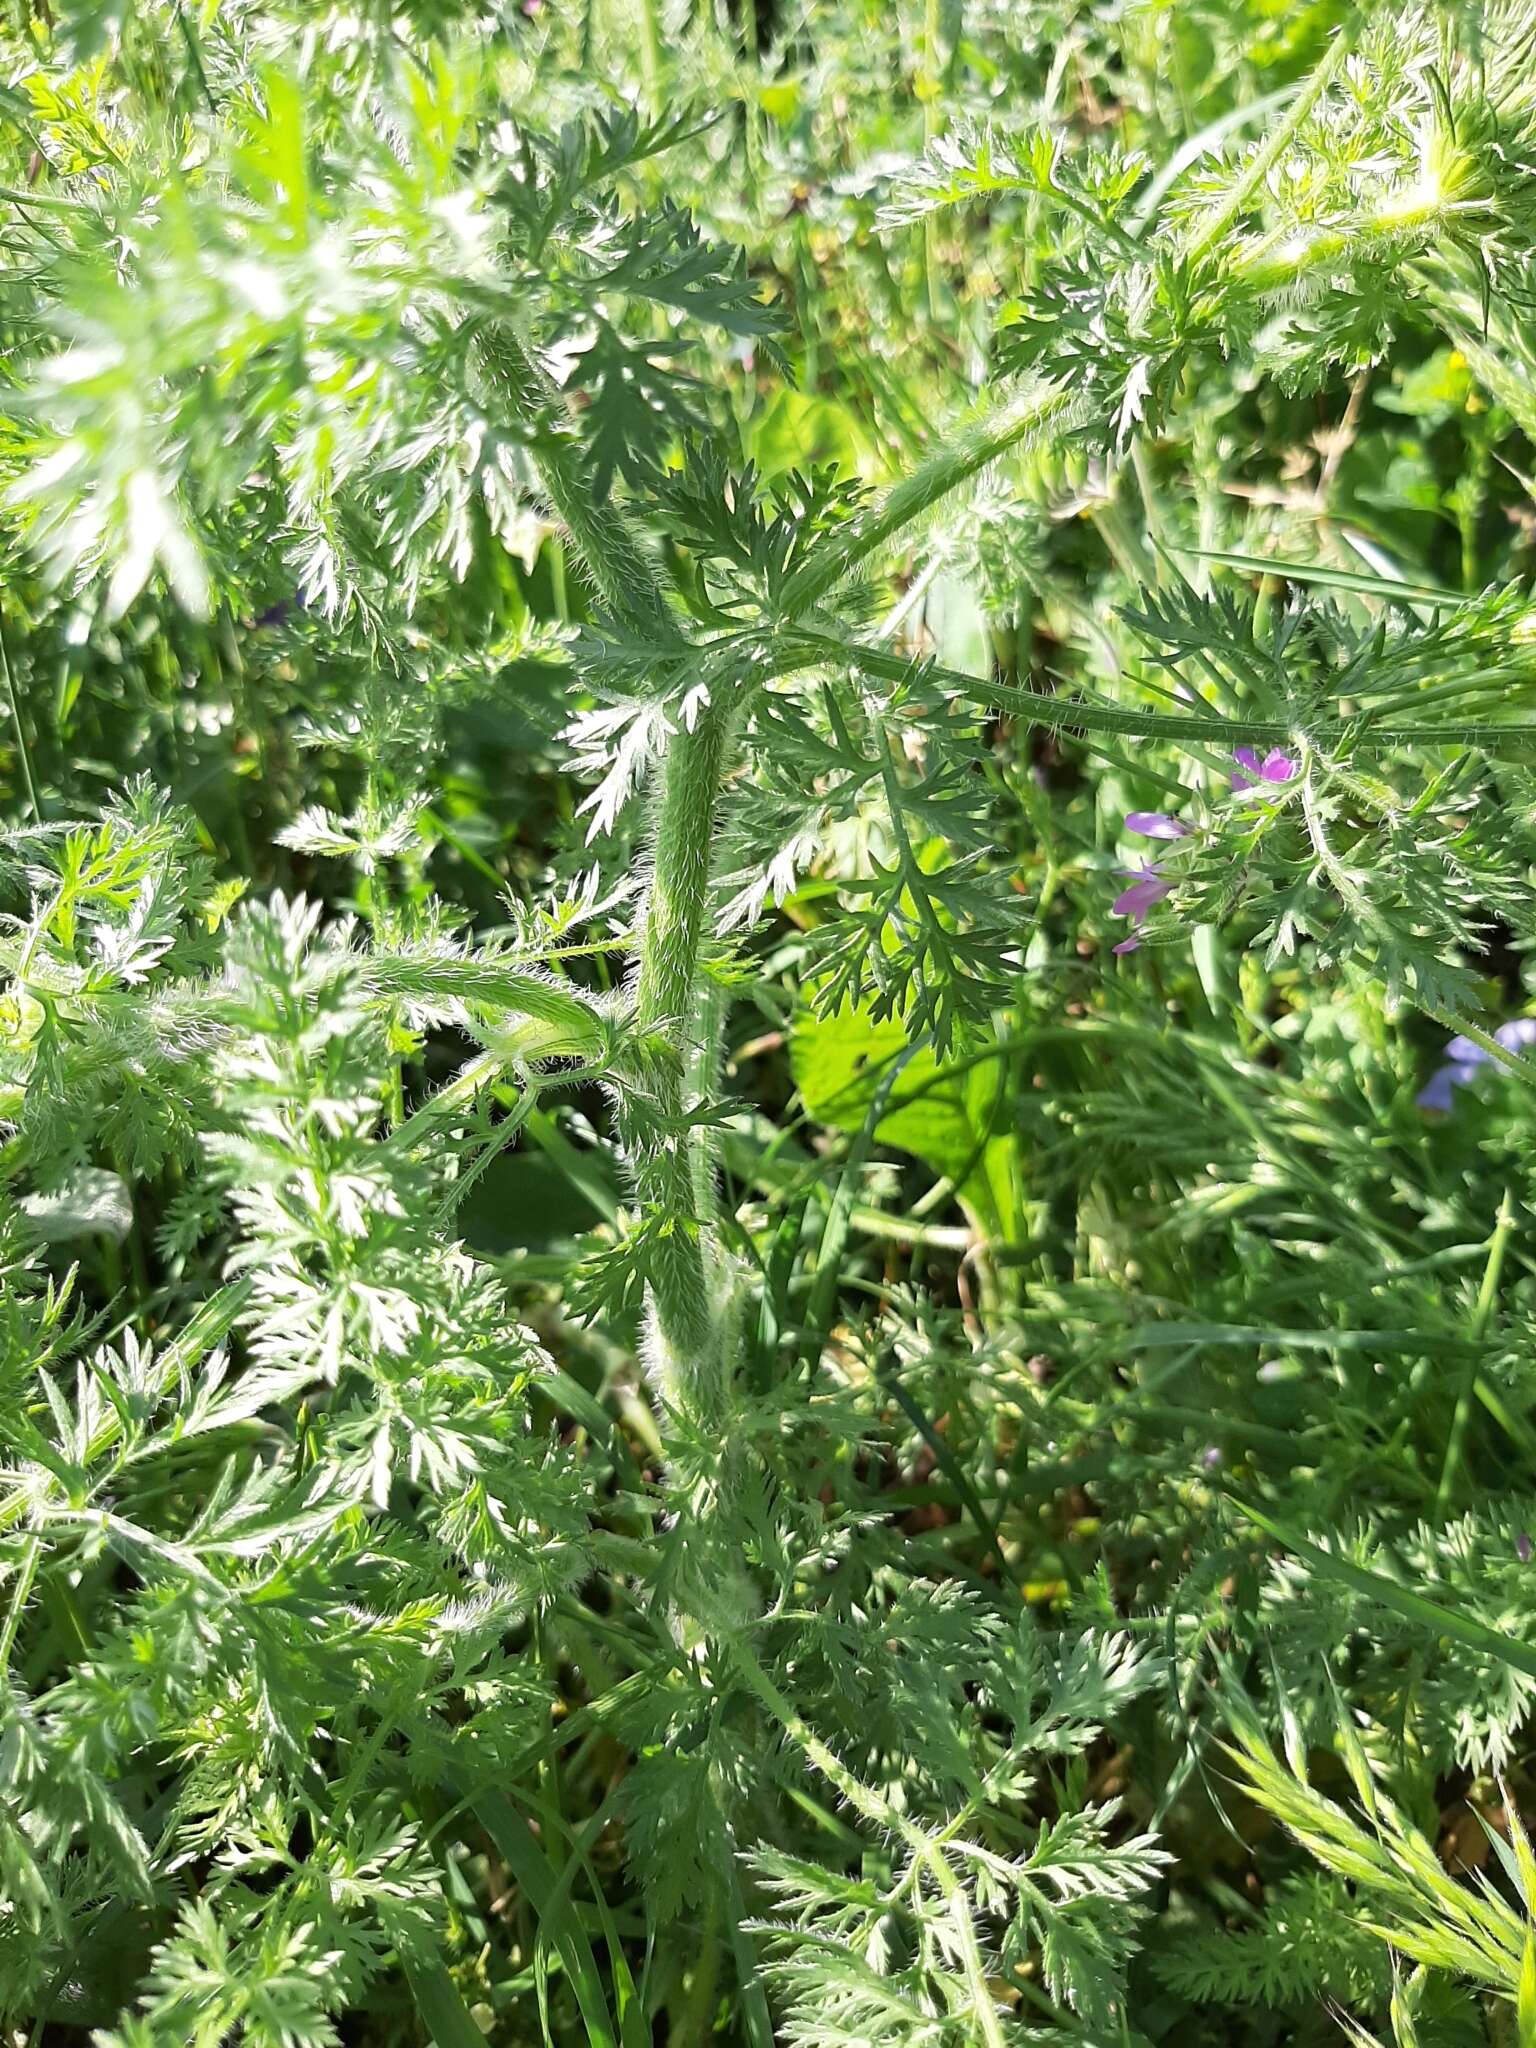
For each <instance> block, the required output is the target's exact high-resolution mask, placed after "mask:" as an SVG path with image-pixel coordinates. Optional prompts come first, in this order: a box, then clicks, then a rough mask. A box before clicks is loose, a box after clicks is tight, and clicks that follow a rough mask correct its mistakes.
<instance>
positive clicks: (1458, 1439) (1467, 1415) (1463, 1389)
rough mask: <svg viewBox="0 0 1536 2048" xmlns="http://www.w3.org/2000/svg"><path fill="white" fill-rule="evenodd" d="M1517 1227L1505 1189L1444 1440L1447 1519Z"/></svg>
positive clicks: (1440, 1493) (1439, 1500)
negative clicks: (1484, 1350) (1501, 1280)
mask: <svg viewBox="0 0 1536 2048" xmlns="http://www.w3.org/2000/svg"><path fill="white" fill-rule="evenodd" d="M1514 1227H1515V1210H1514V1204H1513V1202H1512V1201H1511V1200H1510V1195H1509V1190H1508V1188H1506V1189H1505V1190H1504V1199H1503V1200H1502V1201H1501V1202H1500V1204H1499V1214H1498V1220H1497V1222H1496V1223H1495V1224H1494V1226H1493V1236H1492V1237H1491V1238H1490V1239H1489V1240H1488V1263H1487V1265H1486V1266H1485V1267H1484V1268H1483V1283H1482V1285H1481V1287H1479V1289H1478V1290H1477V1301H1476V1303H1475V1304H1474V1306H1473V1309H1472V1319H1471V1322H1470V1324H1469V1325H1468V1331H1467V1334H1468V1336H1469V1337H1470V1339H1471V1342H1472V1349H1471V1351H1470V1352H1469V1353H1468V1355H1467V1369H1466V1373H1465V1375H1464V1376H1463V1378H1462V1382H1461V1386H1460V1388H1459V1389H1458V1390H1457V1394H1456V1412H1455V1414H1454V1415H1453V1416H1452V1417H1451V1430H1450V1435H1449V1436H1448V1437H1447V1438H1446V1441H1445V1463H1444V1464H1443V1465H1442V1466H1441V1468H1440V1484H1439V1486H1438V1487H1437V1488H1436V1490H1435V1514H1436V1516H1437V1517H1441V1516H1444V1515H1445V1514H1447V1513H1448V1512H1449V1510H1450V1504H1451V1495H1452V1492H1453V1491H1454V1489H1455V1485H1456V1474H1457V1472H1458V1470H1459V1469H1460V1467H1461V1462H1462V1455H1463V1452H1464V1450H1465V1448H1466V1440H1467V1430H1468V1427H1469V1426H1470V1424H1471V1420H1472V1404H1473V1402H1474V1401H1475V1400H1476V1398H1477V1382H1478V1376H1479V1368H1480V1366H1481V1364H1482V1345H1483V1338H1484V1337H1485V1336H1486V1334H1487V1331H1488V1325H1489V1323H1490V1322H1491V1321H1492V1320H1493V1309H1494V1303H1495V1302H1496V1301H1497V1300H1498V1298H1499V1275H1500V1273H1501V1272H1502V1270H1503V1267H1504V1254H1505V1252H1506V1251H1507V1250H1508V1248H1509V1239H1510V1234H1511V1232H1512V1231H1513V1230H1514Z"/></svg>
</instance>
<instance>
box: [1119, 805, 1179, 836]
mask: <svg viewBox="0 0 1536 2048" xmlns="http://www.w3.org/2000/svg"><path fill="white" fill-rule="evenodd" d="M1125 829H1126V831H1127V832H1139V833H1140V834H1141V836H1142V838H1143V839H1187V838H1188V837H1189V827H1188V826H1187V825H1185V824H1183V823H1181V822H1180V820H1179V819H1177V818H1172V817H1170V816H1169V815H1168V813H1167V812H1166V811H1128V812H1127V813H1126V819H1125Z"/></svg>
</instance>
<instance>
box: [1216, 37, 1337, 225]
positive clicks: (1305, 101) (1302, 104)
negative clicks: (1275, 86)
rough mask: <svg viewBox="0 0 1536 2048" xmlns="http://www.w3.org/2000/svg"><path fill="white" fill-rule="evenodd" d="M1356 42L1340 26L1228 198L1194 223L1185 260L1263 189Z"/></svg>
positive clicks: (1256, 151)
mask: <svg viewBox="0 0 1536 2048" xmlns="http://www.w3.org/2000/svg"><path fill="white" fill-rule="evenodd" d="M1353 44H1354V36H1353V33H1352V32H1351V31H1350V30H1349V29H1347V28H1345V29H1341V30H1340V31H1339V33H1338V34H1337V35H1336V36H1335V37H1334V40H1333V45H1332V47H1331V48H1330V50H1329V52H1328V54H1327V56H1326V57H1325V58H1324V59H1323V61H1322V63H1321V64H1319V65H1318V67H1317V69H1316V70H1315V71H1314V72H1313V74H1312V76H1311V77H1310V78H1309V79H1308V80H1307V82H1306V84H1305V85H1304V86H1303V87H1302V89H1301V91H1300V93H1299V94H1298V95H1297V97H1296V100H1295V102H1294V103H1293V105H1292V106H1291V109H1290V111H1289V112H1288V113H1287V115H1286V117H1285V119H1284V120H1283V121H1277V122H1276V123H1275V126H1274V127H1273V128H1272V129H1271V131H1270V133H1269V134H1268V136H1267V137H1266V138H1265V140H1264V142H1263V144H1262V146H1261V147H1260V148H1258V149H1256V150H1255V151H1254V153H1253V155H1252V156H1251V157H1250V158H1249V160H1248V163H1247V166H1246V168H1245V169H1244V171H1243V174H1242V176H1241V177H1240V178H1239V179H1238V181H1237V183H1236V184H1235V185H1234V186H1233V187H1232V189H1231V191H1230V192H1229V193H1228V194H1227V196H1226V198H1225V199H1223V200H1222V201H1221V203H1220V205H1218V206H1215V207H1213V208H1212V209H1211V211H1210V212H1209V213H1208V214H1206V215H1205V216H1204V218H1203V219H1199V220H1196V222H1195V223H1194V226H1193V228H1192V230H1191V232H1190V235H1189V238H1188V240H1187V241H1186V242H1185V244H1184V247H1183V249H1182V250H1181V251H1180V253H1181V255H1182V256H1183V258H1184V260H1185V262H1186V263H1194V262H1196V261H1198V259H1199V258H1200V257H1202V256H1203V255H1204V254H1205V253H1206V251H1207V250H1208V249H1209V248H1210V247H1211V246H1212V244H1213V243H1215V242H1217V241H1219V240H1220V238H1221V237H1222V236H1223V235H1224V234H1225V233H1226V231H1227V229H1228V228H1229V227H1230V226H1231V225H1232V223H1233V221H1234V220H1236V218H1237V217H1238V215H1239V214H1240V213H1241V212H1242V211H1243V209H1244V208H1245V207H1246V206H1247V205H1248V203H1249V201H1250V200H1251V199H1252V198H1253V196H1254V194H1255V193H1256V192H1258V191H1259V190H1260V189H1261V188H1262V186H1263V183H1264V180H1265V179H1266V178H1267V177H1268V176H1269V174H1270V172H1271V171H1272V170H1273V169H1274V167H1275V165H1276V164H1277V163H1279V161H1280V159H1281V157H1282V156H1283V155H1284V154H1285V152H1286V150H1287V149H1288V148H1289V147H1290V145H1291V142H1292V141H1293V139H1294V138H1295V136H1296V135H1297V134H1298V133H1299V132H1300V130H1301V128H1302V127H1303V125H1304V124H1305V122H1306V121H1307V119H1308V117H1309V116H1310V114H1311V112H1312V109H1313V108H1314V107H1315V106H1316V105H1317V103H1318V101H1319V100H1320V99H1321V98H1322V96H1323V94H1324V93H1325V92H1326V91H1327V90H1328V88H1329V86H1330V85H1332V83H1333V81H1334V80H1335V79H1336V78H1337V77H1338V75H1339V72H1340V71H1341V70H1342V69H1343V67H1344V60H1345V58H1346V57H1347V56H1348V55H1349V53H1350V50H1351V48H1352V47H1353Z"/></svg>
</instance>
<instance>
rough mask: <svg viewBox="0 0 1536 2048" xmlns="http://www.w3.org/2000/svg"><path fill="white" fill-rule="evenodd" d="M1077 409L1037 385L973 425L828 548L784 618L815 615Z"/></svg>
mask: <svg viewBox="0 0 1536 2048" xmlns="http://www.w3.org/2000/svg"><path fill="white" fill-rule="evenodd" d="M1076 403H1077V402H1076V400H1074V399H1073V397H1072V395H1071V394H1070V393H1069V392H1067V391H1064V390H1061V389H1060V388H1058V387H1057V386H1054V385H1045V386H1041V385H1032V386H1030V387H1028V388H1027V389H1025V390H1024V391H1021V392H1015V393H1013V394H1011V395H1010V396H1009V397H1008V398H1005V399H1004V400H1003V401H1002V402H1001V403H1000V404H998V405H996V406H993V407H992V408H991V409H990V410H988V411H985V412H982V413H980V414H978V415H977V417H975V418H974V419H972V420H968V421H966V422H965V423H964V424H963V425H961V426H960V427H959V428H957V429H956V431H955V433H954V434H953V435H952V436H951V437H950V439H949V440H948V441H946V442H945V444H944V445H943V447H942V448H939V449H937V450H935V452H934V453H933V454H932V455H930V456H929V457H928V459H927V461H926V462H921V463H919V464H918V466H917V468H916V469H914V470H913V471H912V473H911V474H910V475H909V476H905V477H903V478H902V479H901V481H900V483H897V484H893V485H892V486H891V488H890V489H889V490H888V491H887V492H886V493H885V495H884V496H883V497H881V498H877V499H876V500H875V502H874V504H872V505H869V506H867V507H866V508H865V509H864V510H863V511H862V512H859V513H857V514H856V515H855V516H854V517H853V518H852V519H850V520H849V521H848V522H847V524H846V525H845V526H842V527H839V528H838V530H837V531H836V532H835V533H833V534H832V535H830V536H829V537H828V539H827V540H825V541H824V542H823V543H822V545H821V546H820V547H819V548H818V549H817V550H816V552H815V553H814V554H813V555H812V557H811V559H810V560H809V561H808V562H807V563H806V564H805V566H804V568H803V569H801V570H800V571H799V573H798V574H797V575H795V576H792V577H791V578H790V579H789V582H788V584H787V585H786V586H785V589H784V597H783V605H782V612H783V616H784V617H785V618H787V619H794V618H798V617H800V616H801V615H802V614H804V613H805V612H808V611H809V610H810V609H811V608H812V606H813V605H816V604H819V603H820V602H821V600H822V598H824V597H825V596H826V595H827V593H828V591H830V590H832V589H834V588H835V587H836V586H837V585H838V584H839V583H841V581H842V580H843V578H844V577H845V576H846V575H848V574H849V572H850V571H851V570H852V569H853V568H855V567H856V566H857V564H858V563H860V562H861V561H863V559H864V557H865V556H866V555H868V554H872V553H873V552H874V550H875V549H876V548H878V547H883V546H884V544H885V543H886V542H887V541H888V540H891V539H893V538H894V536H895V535H896V534H898V533H900V532H901V530H902V528H903V527H905V526H910V525H911V523H912V521H913V520H914V519H920V518H922V516H923V514H924V513H925V512H927V511H928V510H929V508H930V507H931V506H933V505H936V504H937V503H938V502H939V500H940V498H942V497H944V496H945V495H946V494H947V493H948V492H950V491H952V490H955V489H957V488H958V486H959V485H961V484H963V483H965V482H967V481H968V480H969V479H970V478H971V477H973V476H975V474H976V473H977V471H978V470H981V469H985V468H986V466H987V464H988V463H989V462H994V461H996V459H997V457H998V456H999V455H1003V454H1006V452H1007V451H1008V449H1010V448H1012V447H1014V446H1015V445H1016V444H1017V443H1018V442H1020V441H1023V440H1026V439H1027V438H1028V437H1029V435H1031V434H1034V433H1038V432H1039V431H1040V429H1041V428H1043V427H1045V426H1048V425H1051V424H1052V423H1055V424H1058V425H1059V424H1060V423H1061V421H1062V419H1063V417H1064V415H1066V414H1068V413H1069V412H1072V411H1074V410H1075V409H1076Z"/></svg>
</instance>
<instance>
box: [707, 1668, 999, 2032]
mask: <svg viewBox="0 0 1536 2048" xmlns="http://www.w3.org/2000/svg"><path fill="white" fill-rule="evenodd" d="M730 1656H731V1661H732V1663H733V1665H734V1666H735V1668H736V1671H737V1673H738V1675H739V1676H740V1677H741V1678H742V1679H744V1680H745V1682H746V1684H747V1685H748V1686H749V1687H750V1688H751V1690H752V1691H753V1692H755V1693H756V1694H757V1697H758V1698H759V1699H760V1700H761V1701H762V1703H763V1705H764V1706H765V1707H767V1709H768V1711H769V1712H770V1713H771V1714H772V1715H773V1717H774V1719H775V1720H776V1721H777V1722H778V1723H779V1725H780V1726H781V1727H782V1728H783V1730H784V1732H785V1734H786V1735H788V1736H789V1738H790V1740H791V1741H792V1742H793V1743H794V1744H795V1745H796V1747H797V1748H799V1749H800V1750H802V1751H803V1752H804V1753H805V1755H806V1757H807V1758H808V1759H809V1760H810V1762H811V1763H813V1764H814V1765H815V1766H816V1768H817V1770H819V1771H820V1772H821V1774H822V1776H823V1777H824V1778H826V1779H827V1780H828V1781H829V1782H830V1783H831V1784H832V1785H833V1786H834V1787H835V1788H836V1789H837V1790H838V1791H839V1792H841V1793H842V1795H843V1797H844V1798H845V1799H846V1800H847V1802H848V1804H849V1805H850V1806H851V1807H852V1808H853V1810H854V1812H855V1813H856V1814H858V1815H859V1817H860V1819H861V1820H865V1821H868V1823H869V1824H870V1826H871V1827H874V1828H878V1829H879V1830H880V1832H881V1833H882V1834H890V1835H896V1836H899V1837H900V1839H901V1841H902V1842H903V1843H904V1844H905V1846H906V1848H907V1850H908V1852H909V1853H910V1854H911V1856H912V1859H913V1863H914V1866H915V1865H919V1864H920V1865H922V1866H923V1867H924V1868H925V1869H926V1870H927V1872H928V1874H929V1876H930V1877H931V1878H932V1879H933V1882H934V1884H935V1886H936V1887H937V1889H938V1891H939V1892H940V1894H941V1895H942V1896H943V1898H944V1901H945V1903H946V1904H947V1905H948V1907H949V1913H950V1927H951V1939H952V1942H953V1951H954V1953H955V1954H956V1955H957V1956H958V1957H959V1959H960V1964H961V1968H962V1969H963V1970H964V1972H965V1980H966V1987H967V1989H968V1990H969V1992H970V1994H971V2000H972V2004H973V2006H974V2013H973V2017H974V2018H975V2020H976V2022H977V2025H978V2026H979V2027H980V2030H981V2035H980V2038H981V2040H982V2041H983V2042H984V2043H985V2044H986V2048H1007V2042H1006V2039H1005V2036H1004V2034H1003V2031H1002V2024H1001V2022H1000V2020H999V2018H998V2013H997V2001H996V2000H995V1999H994V1998H993V1996H992V1992H991V1989H990V1987H989V1986H988V1984H987V1970H986V1964H985V1962H984V1960H983V1958H982V1954H981V1946H980V1944H979V1942H978V1941H977V1939H976V1930H975V1928H974V1927H973V1926H972V1924H971V1915H970V1909H969V1906H968V1903H967V1900H966V1896H965V1888H964V1886H963V1885H962V1884H961V1883H960V1880H959V1879H958V1878H957V1877H956V1875H955V1873H954V1871H953V1870H951V1868H950V1866H949V1862H948V1860H947V1858H946V1857H945V1855H944V1853H943V1851H942V1849H941V1848H940V1847H939V1846H938V1844H937V1843H935V1842H934V1841H933V1840H932V1839H931V1838H930V1837H929V1836H928V1835H926V1834H925V1833H924V1832H923V1830H922V1829H921V1828H920V1827H918V1826H916V1825H915V1824H914V1823H913V1822H912V1821H911V1820H909V1819H908V1818H907V1816H906V1815H905V1814H904V1813H901V1812H899V1811H898V1810H897V1808H895V1807H894V1806H892V1805H891V1804H890V1803H889V1801H887V1800H885V1799H882V1798H881V1796H880V1794H879V1793H878V1792H875V1791H872V1790H871V1788H870V1787H869V1786H868V1785H866V1784H865V1783H864V1781H863V1779H862V1778H858V1777H856V1776H855V1775H854V1773H853V1772H852V1771H850V1770H849V1769H848V1767H847V1765H846V1764H844V1763H843V1762H842V1760H841V1758H839V1757H838V1756H837V1755H835V1754H834V1752H833V1751H832V1750H830V1749H829V1748H828V1747H827V1745H826V1744H825V1743H824V1742H823V1741H822V1739H821V1737H820V1736H819V1735H818V1734H817V1733H816V1732H815V1730H814V1729H813V1728H812V1727H811V1726H810V1725H809V1723H808V1722H806V1721H805V1720H804V1719H803V1718H802V1716H801V1714H800V1711H799V1709H798V1708H797V1707H796V1706H795V1705H794V1704H793V1702H792V1701H790V1700H788V1699H787V1698H786V1697H785V1696H784V1694H783V1693H782V1692H781V1691H780V1690H779V1688H778V1686H777V1685H775V1683H774V1681H773V1679H772V1678H771V1677H770V1676H769V1675H768V1673H767V1671H765V1670H764V1668H763V1666H762V1664H761V1663H760V1662H759V1661H758V1658H757V1656H756V1655H755V1653H754V1652H753V1651H752V1650H751V1649H750V1648H749V1647H748V1645H747V1643H746V1642H745V1641H744V1640H743V1639H742V1637H740V1636H739V1635H738V1636H735V1637H733V1638H732V1640H731V1645H730Z"/></svg>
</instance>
